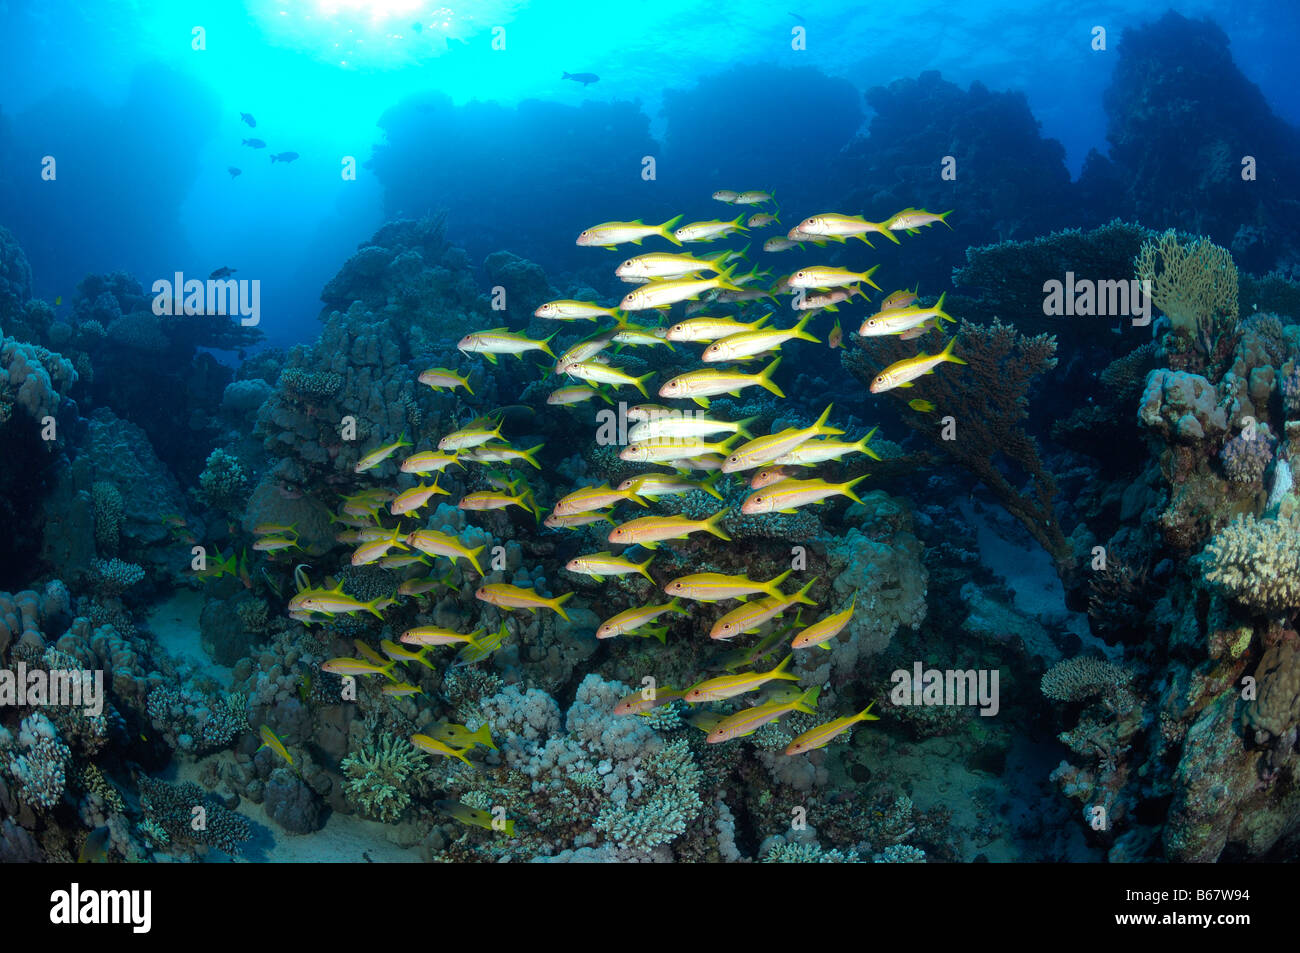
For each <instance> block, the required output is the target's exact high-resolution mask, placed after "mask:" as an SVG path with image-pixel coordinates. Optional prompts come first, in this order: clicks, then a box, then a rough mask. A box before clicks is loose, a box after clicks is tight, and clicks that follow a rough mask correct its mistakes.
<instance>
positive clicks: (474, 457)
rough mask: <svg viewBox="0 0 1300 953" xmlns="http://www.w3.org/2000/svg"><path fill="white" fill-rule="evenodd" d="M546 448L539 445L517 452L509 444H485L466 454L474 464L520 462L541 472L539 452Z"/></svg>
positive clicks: (466, 457)
mask: <svg viewBox="0 0 1300 953" xmlns="http://www.w3.org/2000/svg"><path fill="white" fill-rule="evenodd" d="M544 446H546V444H544V443H539V444H538V445H537V446H535V447H529V448H528V449H527V450H516V449H515V448H514V447H512V446H510V444H508V443H485V444H483V445H482V446H480V447H475V448H474V449H473V450H470V451H469V452H468V453H466V454H465V459H466V460H470V461H472V462H474V463H507V464H509V463H518V462H519V461H520V460H522V461H524V462H525V463H529V464H532V466H533V467H535V468H536V469H538V470H540V469H541V468H542V465H541V464H540V463H538V462H537V451H538V450H541V449H542V447H544Z"/></svg>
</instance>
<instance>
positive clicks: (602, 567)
mask: <svg viewBox="0 0 1300 953" xmlns="http://www.w3.org/2000/svg"><path fill="white" fill-rule="evenodd" d="M653 561H654V556H651V557H650V558H649V559H647V560H646V561H645V562H643V563H634V562H632V560H630V559H624V558H623V557H621V556H615V555H614V554H613V553H592V554H591V555H590V556H575V557H574V558H573V559H570V560H569V562H568V564H567V565H566V566H565V567H564V568H565V569H567V570H569V572H576V573H581V574H582V575H584V576H590V577H591V578H592V579H594V580H596V581H597V582H604V581H605V577H606V576H625V575H627V574H628V573H640V574H641V575H643V576H645V577H646V578H647V579H649V580H650V581H651V582H654V581H655V580H654V576H652V575H650V572H649V567H650V563H651V562H653Z"/></svg>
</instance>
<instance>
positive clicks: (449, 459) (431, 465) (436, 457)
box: [399, 450, 465, 473]
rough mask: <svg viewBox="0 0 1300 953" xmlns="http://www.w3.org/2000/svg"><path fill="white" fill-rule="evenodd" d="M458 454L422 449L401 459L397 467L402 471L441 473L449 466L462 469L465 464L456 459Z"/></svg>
mask: <svg viewBox="0 0 1300 953" xmlns="http://www.w3.org/2000/svg"><path fill="white" fill-rule="evenodd" d="M459 456H460V454H459V453H439V452H438V451H436V450H422V451H421V452H419V453H413V454H411V455H410V456H409V457H407V458H406V459H405V460H403V461H402V465H401V467H399V469H400V470H401V471H402V472H403V473H441V472H442V471H443V470H445V469H447V468H448V467H449V466H453V465H455V466H458V467H460V468H461V469H462V470H463V469H465V464H463V463H461V462H460V460H459V459H457V458H458V457H459Z"/></svg>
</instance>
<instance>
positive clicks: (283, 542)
mask: <svg viewBox="0 0 1300 953" xmlns="http://www.w3.org/2000/svg"><path fill="white" fill-rule="evenodd" d="M301 548H302V547H301V546H299V545H298V540H297V539H296V538H294V539H290V538H288V537H286V536H263V537H262V538H261V539H259V540H257V542H255V543H253V551H254V552H258V553H278V552H281V551H283V550H286V549H301Z"/></svg>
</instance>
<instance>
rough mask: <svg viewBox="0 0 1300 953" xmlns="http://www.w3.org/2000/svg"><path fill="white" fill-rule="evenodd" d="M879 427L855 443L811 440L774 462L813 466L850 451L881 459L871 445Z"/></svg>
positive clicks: (785, 464)
mask: <svg viewBox="0 0 1300 953" xmlns="http://www.w3.org/2000/svg"><path fill="white" fill-rule="evenodd" d="M878 429H879V428H877V427H872V428H871V432H870V433H868V434H867V435H866V436H865V437H863V438H862V439H861V440H858V441H856V442H854V443H845V442H844V441H843V440H809V441H808V442H807V443H804V444H800V445H799V446H797V447H795V448H794V449H793V450H791V451H789V452H788V453H783V454H782V455H781V456H779V457H777V458H776V459H775V460H773V461H772V463H773V464H775V465H777V466H791V467H811V466H813V465H815V464H818V463H825V462H826V461H827V460H838V459H839V458H840V457H843V456H845V455H847V454H850V453H865V454H866V455H867V456H869V457H870V458H871V459H872V460H879V459H880V455H879V454H878V453H876V451H874V450H872V449H871V446H870V444H871V438H872V437H873V436H875V434H876V430H878ZM788 475H793V474H788ZM775 482H777V481H775V480H768V481H767V482H766V483H765V484H764V485H769V484H771V483H775ZM753 489H755V490H757V489H759V487H758V486H753Z"/></svg>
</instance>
